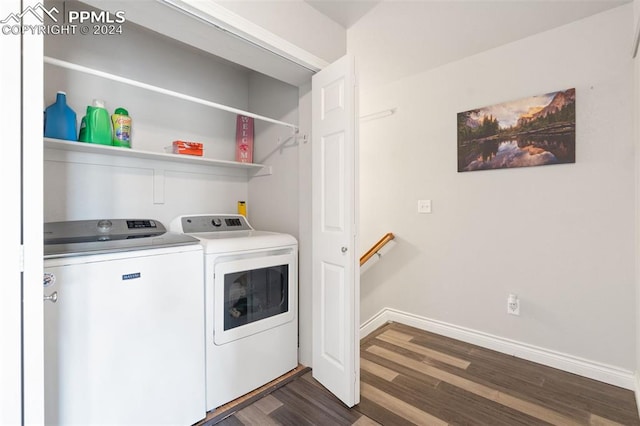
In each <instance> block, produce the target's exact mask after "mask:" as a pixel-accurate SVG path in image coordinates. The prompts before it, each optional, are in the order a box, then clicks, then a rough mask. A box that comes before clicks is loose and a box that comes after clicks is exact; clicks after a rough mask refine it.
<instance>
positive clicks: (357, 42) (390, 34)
mask: <svg viewBox="0 0 640 426" xmlns="http://www.w3.org/2000/svg"><path fill="white" fill-rule="evenodd" d="M304 1H306V2H307V3H308V4H309V5H310V6H312V7H314V8H315V9H316V10H319V11H320V12H322V13H323V14H325V15H326V16H328V17H329V18H330V19H332V20H334V21H335V22H338V23H339V24H340V25H342V26H344V27H345V28H348V31H347V38H348V46H349V50H350V51H351V52H358V53H357V54H358V62H359V65H361V69H363V68H365V69H367V72H366V73H364V75H361V77H362V78H361V82H362V83H375V82H374V81H370V80H371V79H375V80H376V82H383V81H392V80H394V79H398V78H402V77H404V76H407V75H410V74H413V73H417V72H421V71H425V70H428V69H433V68H436V67H439V66H441V65H444V64H446V63H449V62H453V61H457V60H460V59H462V58H465V57H468V56H471V55H475V54H477V53H480V52H483V51H486V50H489V49H492V48H495V47H498V46H502V45H505V44H508V43H511V42H514V41H517V40H521V39H523V38H526V37H529V36H532V35H535V34H538V33H541V32H544V31H548V30H551V29H553V28H556V27H560V26H562V25H565V24H568V23H570V22H574V21H577V20H580V19H583V18H586V17H588V16H591V15H595V14H597V13H600V12H604V11H606V10H608V9H612V8H615V7H618V6H621V5H623V4H625V3H630V2H631V0H563V1H557V0H493V1H491V0H466V1H463V0H382V1H369V0H362V1H340V0H326V1H322V0H304ZM363 17H364V18H363ZM631 19H632V16H630V21H629V23H630V24H631V23H632V21H631ZM630 39H631V36H630ZM380 58H385V60H384V61H381V60H380Z"/></svg>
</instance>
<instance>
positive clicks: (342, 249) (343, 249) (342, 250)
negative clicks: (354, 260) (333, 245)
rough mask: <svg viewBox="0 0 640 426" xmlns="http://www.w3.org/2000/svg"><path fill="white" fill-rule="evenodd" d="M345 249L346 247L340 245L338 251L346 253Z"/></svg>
mask: <svg viewBox="0 0 640 426" xmlns="http://www.w3.org/2000/svg"><path fill="white" fill-rule="evenodd" d="M347 250H348V249H347V248H346V247H342V248H341V249H340V251H341V252H343V253H346V252H347Z"/></svg>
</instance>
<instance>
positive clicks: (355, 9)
mask: <svg viewBox="0 0 640 426" xmlns="http://www.w3.org/2000/svg"><path fill="white" fill-rule="evenodd" d="M304 1H305V2H306V3H307V4H309V5H310V6H312V7H313V8H314V9H316V10H317V11H318V12H320V13H322V14H324V15H326V16H327V17H329V19H331V20H333V21H335V22H337V23H338V24H340V25H342V26H343V27H344V28H349V27H351V26H352V25H353V24H355V23H356V21H358V20H359V19H360V18H362V17H363V16H364V15H366V14H367V13H368V12H369V11H370V10H371V9H373V8H374V7H375V6H376V5H377V4H378V3H380V0H359V1H339V0H324V1H322V0H304Z"/></svg>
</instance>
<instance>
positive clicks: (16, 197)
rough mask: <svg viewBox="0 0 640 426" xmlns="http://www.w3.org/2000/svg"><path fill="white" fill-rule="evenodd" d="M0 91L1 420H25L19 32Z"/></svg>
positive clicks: (0, 44)
mask: <svg viewBox="0 0 640 426" xmlns="http://www.w3.org/2000/svg"><path fill="white" fill-rule="evenodd" d="M20 8H21V5H20V0H3V1H2V2H0V19H4V18H5V17H6V16H9V15H10V14H11V13H18V12H20ZM0 52H2V57H3V64H4V66H2V67H0V93H1V94H2V99H3V102H4V103H5V105H7V106H8V108H3V111H2V114H0V129H2V141H3V142H4V143H3V144H2V145H3V146H2V154H0V162H1V164H0V180H1V181H2V182H3V184H2V185H0V199H2V204H3V208H2V218H3V221H4V223H5V229H4V232H3V237H2V253H3V254H2V256H1V257H0V274H1V276H2V277H3V279H2V297H0V342H1V343H0V425H14V424H15V425H18V424H21V423H22V413H21V406H22V397H21V395H22V383H21V378H20V376H21V372H22V361H21V357H22V350H21V343H20V335H21V325H20V322H21V301H20V299H21V295H20V293H21V286H22V283H21V282H22V273H21V270H20V266H19V265H20V251H21V248H20V245H21V240H20V228H21V226H20V184H19V182H20V72H21V66H20V36H19V35H15V36H14V35H3V36H0Z"/></svg>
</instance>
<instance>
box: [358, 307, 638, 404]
mask: <svg viewBox="0 0 640 426" xmlns="http://www.w3.org/2000/svg"><path fill="white" fill-rule="evenodd" d="M388 322H397V323H400V324H405V325H409V326H412V327H415V328H419V329H421V330H425V331H429V332H432V333H436V334H440V335H442V336H446V337H451V338H453V339H457V340H461V341H463V342H467V343H471V344H474V345H478V346H482V347H483V348H487V349H492V350H494V351H498V352H502V353H505V354H508V355H513V356H515V357H518V358H522V359H526V360H528V361H533V362H537V363H539V364H543V365H546V366H548V367H553V368H557V369H559V370H563V371H567V372H569V373H574V374H578V375H580V376H584V377H588V378H590V379H594V380H598V381H601V382H604V383H608V384H611V385H614V386H619V387H622V388H625V389H630V390H633V391H636V389H640V387H639V386H640V382H638V379H637V378H636V377H635V374H634V373H633V372H632V371H629V370H625V369H622V368H618V367H614V366H611V365H607V364H602V363H599V362H595V361H590V360H587V359H584V358H580V357H576V356H573V355H568V354H564V353H561V352H556V351H553V350H549V349H545V348H541V347H537V346H533V345H529V344H527V343H522V342H518V341H515V340H511V339H505V338H503V337H499V336H494V335H492V334H489V333H484V332H481V331H477V330H473V329H470V328H466V327H460V326H457V325H453V324H448V323H445V322H442V321H438V320H433V319H429V318H425V317H421V316H419V315H414V314H409V313H407V312H402V311H399V310H396V309H391V308H384V309H382V310H381V311H380V312H378V313H377V314H376V315H374V316H373V317H371V318H370V319H369V320H367V321H365V322H364V323H363V324H362V326H361V327H360V338H361V339H362V338H364V337H366V336H367V335H369V334H370V333H372V332H373V331H374V330H376V329H377V328H379V327H380V326H382V325H384V324H386V323H388ZM636 398H638V393H637V392H636ZM638 406H639V407H640V404H639V405H638Z"/></svg>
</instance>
